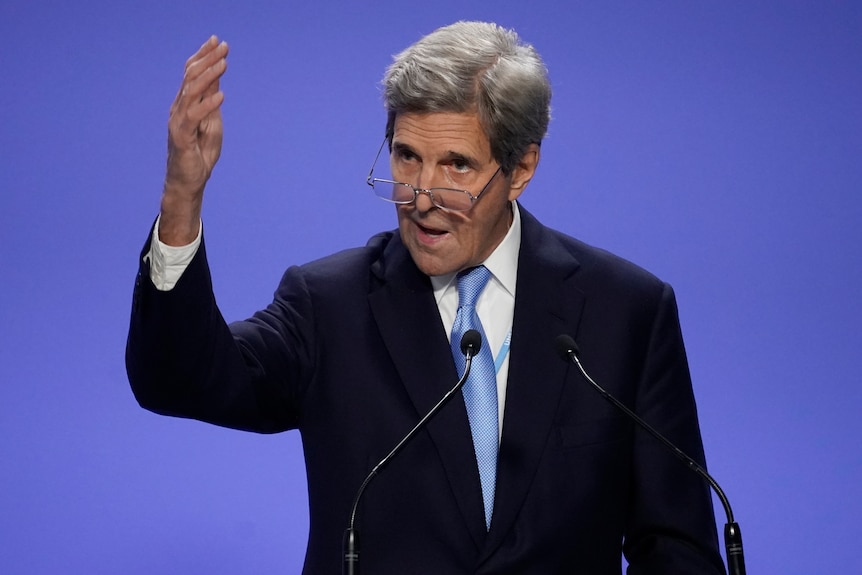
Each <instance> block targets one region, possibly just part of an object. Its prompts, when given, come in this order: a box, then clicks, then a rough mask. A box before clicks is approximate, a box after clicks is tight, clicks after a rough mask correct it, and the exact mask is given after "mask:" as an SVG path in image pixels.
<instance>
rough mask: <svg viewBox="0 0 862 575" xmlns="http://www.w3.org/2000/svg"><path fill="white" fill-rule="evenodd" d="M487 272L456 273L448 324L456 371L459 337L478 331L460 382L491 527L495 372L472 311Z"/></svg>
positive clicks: (460, 369)
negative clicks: (475, 352)
mask: <svg viewBox="0 0 862 575" xmlns="http://www.w3.org/2000/svg"><path fill="white" fill-rule="evenodd" d="M490 277H491V272H490V271H488V268H486V267H485V266H479V267H475V268H471V269H469V270H465V271H463V272H461V273H460V274H458V313H457V314H456V316H455V324H454V325H453V326H452V340H451V342H452V357H454V358H455V367H456V368H457V370H458V374H459V375H461V374H463V373H464V367H465V363H466V359H465V358H464V354H462V353H461V337H462V336H463V335H464V333H466V332H467V331H468V330H471V329H475V330H476V331H478V332H479V333H480V334H481V335H482V347H481V348H480V350H479V353H478V355H476V357H474V358H473V365H472V367H471V368H470V377H469V378H468V379H467V382H466V383H465V384H464V388H463V393H464V403H465V404H466V405H467V417H468V418H469V420H470V430H471V431H472V433H473V447H474V449H475V450H476V462H477V463H478V465H479V479H480V480H481V482H482V498H483V500H484V502H485V527H486V528H488V529H490V528H491V514H492V512H493V510H494V489H495V487H496V484H497V449H498V441H497V434H498V423H497V417H498V412H497V376H496V372H495V369H494V360H493V358H492V357H491V349H490V346H489V345H488V338H486V337H485V330H483V329H482V322H480V321H479V315H478V314H477V313H476V300H477V299H479V294H480V293H482V290H483V289H484V288H485V284H487V283H488V278H490Z"/></svg>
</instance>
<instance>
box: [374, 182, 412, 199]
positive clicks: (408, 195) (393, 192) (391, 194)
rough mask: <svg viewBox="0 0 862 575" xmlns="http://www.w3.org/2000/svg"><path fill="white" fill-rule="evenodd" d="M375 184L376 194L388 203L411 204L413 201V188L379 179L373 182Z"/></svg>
mask: <svg viewBox="0 0 862 575" xmlns="http://www.w3.org/2000/svg"><path fill="white" fill-rule="evenodd" d="M373 184H374V193H375V194H377V197H379V198H383V199H384V200H386V201H388V202H395V203H396V204H409V203H410V202H412V201H413V196H414V194H413V188H411V187H410V186H408V185H406V184H399V183H397V182H392V181H386V180H380V179H377V178H375V179H374V180H373Z"/></svg>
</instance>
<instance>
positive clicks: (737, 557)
mask: <svg viewBox="0 0 862 575" xmlns="http://www.w3.org/2000/svg"><path fill="white" fill-rule="evenodd" d="M556 343H557V350H558V351H559V353H560V356H561V357H562V358H563V360H565V361H571V362H573V363H574V364H575V365H576V366H577V367H578V371H580V372H581V375H582V376H584V379H586V380H587V382H588V383H589V384H590V385H592V386H593V388H594V389H595V390H596V391H598V392H599V394H600V395H601V396H602V397H604V398H605V399H606V400H608V401H609V402H610V403H611V404H613V406H614V407H616V408H617V409H619V410H620V411H622V412H623V413H625V414H626V415H627V416H628V417H629V418H630V419H631V420H632V421H634V422H635V423H637V424H638V425H639V426H640V427H641V428H642V429H644V430H645V431H647V432H648V433H649V434H650V435H652V436H653V437H655V438H656V439H658V440H659V441H660V442H661V443H662V444H664V445H665V447H667V448H668V449H670V450H671V452H672V453H673V454H674V455H676V456H677V457H678V458H679V459H681V460H682V461H683V463H685V464H686V466H688V468H689V469H691V470H692V471H694V472H695V473H697V474H698V475H700V476H701V477H702V478H703V479H705V480H706V482H707V483H709V486H710V487H711V488H712V489H713V491H715V494H716V495H718V498H719V499H720V500H721V505H722V506H723V507H724V513H725V515H727V523H726V524H725V526H724V547H725V553H726V557H727V569H728V573H729V575H745V558H744V557H743V554H742V533H740V531H739V525H737V524H736V522H735V521H734V520H733V511H732V510H731V508H730V502H729V501H728V500H727V497H726V496H725V494H724V491H723V490H722V489H721V487H720V486H719V485H718V482H717V481H716V480H715V479H713V477H712V476H711V475H710V474H709V473H707V472H706V469H704V468H703V467H702V466H701V465H700V464H699V463H698V462H697V461H695V460H694V459H692V458H691V457H689V456H688V455H687V454H686V453H684V452H683V451H682V450H681V449H680V448H678V447H677V446H676V445H674V444H673V443H671V442H670V441H669V440H668V439H667V438H666V437H665V436H663V435H662V434H661V433H659V432H658V431H656V430H655V429H654V428H653V427H652V426H650V425H649V424H648V423H647V422H645V421H644V420H643V419H641V418H640V417H639V416H638V415H637V414H636V413H635V412H633V411H632V410H630V409H629V408H628V407H626V406H625V405H624V404H623V403H622V402H621V401H619V400H618V399H617V398H616V397H614V396H613V395H611V394H610V393H608V392H607V391H606V390H605V389H604V388H603V387H602V386H600V385H599V384H598V383H596V382H595V381H594V380H593V378H592V377H590V376H589V374H588V373H587V372H586V370H585V369H584V366H583V365H581V360H580V357H579V355H580V350H579V349H578V344H576V343H575V340H574V339H572V338H571V336H569V335H567V334H561V335H558V336H557V340H556Z"/></svg>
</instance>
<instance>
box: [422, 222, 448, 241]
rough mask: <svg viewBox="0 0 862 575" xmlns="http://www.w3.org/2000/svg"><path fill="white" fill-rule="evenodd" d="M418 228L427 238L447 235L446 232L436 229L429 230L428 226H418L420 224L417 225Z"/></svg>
mask: <svg viewBox="0 0 862 575" xmlns="http://www.w3.org/2000/svg"><path fill="white" fill-rule="evenodd" d="M416 226H417V227H418V228H419V231H420V232H422V233H423V234H425V235H427V236H431V237H433V238H437V237H440V236H442V235H445V234H446V233H447V232H446V231H445V230H438V229H436V228H429V227H427V226H423V225H422V224H418V223H417V224H416Z"/></svg>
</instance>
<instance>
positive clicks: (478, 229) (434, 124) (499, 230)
mask: <svg viewBox="0 0 862 575" xmlns="http://www.w3.org/2000/svg"><path fill="white" fill-rule="evenodd" d="M528 156H530V158H531V159H534V161H533V162H532V164H531V165H529V166H527V167H526V168H525V167H524V163H523V161H522V163H521V164H520V165H519V166H518V167H517V168H516V169H515V170H514V172H513V174H512V175H510V176H504V175H503V173H502V172H501V173H499V174H497V176H496V177H494V179H493V180H492V181H491V183H490V185H488V187H487V188H486V189H485V192H484V193H483V194H482V195H481V197H480V198H479V199H478V200H476V201H475V202H473V207H472V208H471V209H470V210H469V211H466V212H455V211H446V210H443V209H441V208H438V207H437V206H435V205H434V204H432V203H431V199H430V198H429V197H428V196H427V195H426V194H419V196H418V197H417V198H416V201H415V202H414V203H412V204H410V205H406V206H398V207H397V208H396V209H397V211H398V227H399V230H400V231H401V238H402V240H403V242H404V245H406V246H407V249H408V250H409V251H410V255H411V256H412V257H413V261H414V262H416V265H417V266H418V267H419V269H420V270H422V272H424V273H425V274H427V275H444V274H448V273H453V272H458V271H460V270H463V269H465V268H469V267H473V266H476V265H479V264H480V263H482V262H483V261H484V260H485V259H486V258H487V257H488V256H489V255H490V254H491V252H492V251H494V248H496V247H497V245H498V244H499V243H500V242H501V241H502V240H503V238H504V237H505V235H506V232H507V231H508V229H509V225H510V224H511V221H512V211H511V204H510V202H511V201H512V200H514V199H515V198H517V197H518V196H519V195H520V194H521V192H522V191H523V188H524V186H525V185H526V183H527V182H528V181H529V178H530V177H531V176H532V172H533V170H534V169H535V163H536V162H537V161H538V147H536V148H535V150H532V149H531V152H528V154H527V155H525V158H527V157H528ZM390 160H391V161H390V163H391V165H392V169H393V175H394V174H396V173H397V172H398V171H399V167H398V166H403V165H404V164H405V163H409V164H410V166H411V168H410V174H411V176H410V179H412V180H415V181H405V183H409V184H412V185H414V186H416V187H417V188H422V189H427V188H432V187H444V188H453V187H454V188H462V189H466V190H467V191H468V192H470V193H471V194H473V195H474V196H475V195H477V194H478V193H479V192H480V191H482V187H483V186H484V185H485V184H486V183H487V182H488V180H490V179H491V177H492V176H494V172H496V170H497V168H498V167H499V165H498V164H497V162H496V161H495V160H494V159H493V157H492V156H491V146H490V142H489V141H488V138H487V136H486V135H485V132H484V131H483V130H482V127H481V125H480V124H479V118H478V117H477V116H476V114H470V113H450V112H433V113H424V114H416V113H401V114H398V116H397V117H396V118H395V126H394V131H393V135H392V155H391V158H390ZM401 171H402V172H404V170H403V169H401ZM527 172H528V173H527ZM459 182H471V184H472V185H470V186H459V185H457V184H458V183H459Z"/></svg>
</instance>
